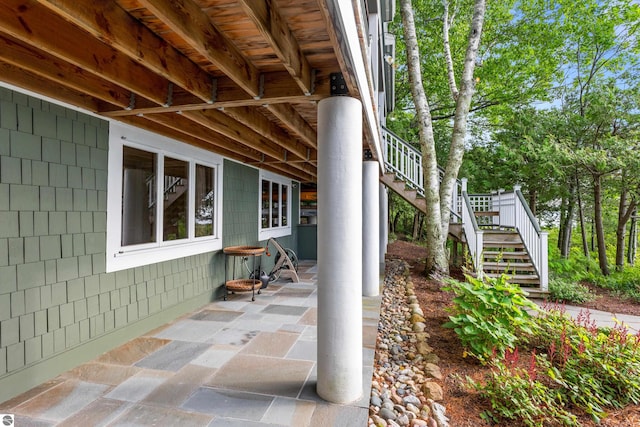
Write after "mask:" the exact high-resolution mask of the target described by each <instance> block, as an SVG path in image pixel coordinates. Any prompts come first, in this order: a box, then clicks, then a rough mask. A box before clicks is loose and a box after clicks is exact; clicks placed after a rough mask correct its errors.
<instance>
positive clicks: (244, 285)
mask: <svg viewBox="0 0 640 427" xmlns="http://www.w3.org/2000/svg"><path fill="white" fill-rule="evenodd" d="M222 251H223V252H224V254H225V260H224V279H225V281H224V300H225V301H226V300H227V295H229V292H231V293H232V294H233V293H236V292H249V291H251V301H255V300H256V290H257V291H258V294H259V293H260V288H261V287H262V282H261V281H260V265H261V258H258V269H257V270H256V257H260V256H261V255H262V254H263V253H265V251H266V248H264V247H262V246H228V247H226V248H224V249H223V250H222ZM229 257H231V258H232V259H233V266H232V268H231V278H229V262H228V259H229ZM238 257H241V258H242V262H245V261H246V260H248V258H249V257H251V258H252V264H251V272H249V278H247V279H244V278H236V264H237V262H236V261H237V259H238ZM238 276H241V274H239V275H238Z"/></svg>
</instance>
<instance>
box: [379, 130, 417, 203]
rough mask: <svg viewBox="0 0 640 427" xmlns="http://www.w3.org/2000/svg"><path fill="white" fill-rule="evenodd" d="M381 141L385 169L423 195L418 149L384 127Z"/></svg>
mask: <svg viewBox="0 0 640 427" xmlns="http://www.w3.org/2000/svg"><path fill="white" fill-rule="evenodd" d="M382 142H383V146H384V155H385V159H384V163H385V165H386V167H387V170H389V171H391V172H393V173H395V174H396V176H398V177H399V178H401V179H402V180H403V181H404V182H405V183H406V184H407V186H408V187H409V188H413V189H414V190H416V191H417V192H418V194H419V195H420V196H424V174H423V173H422V154H421V153H420V151H418V150H417V149H415V148H414V147H412V146H411V145H409V144H407V143H406V142H404V140H403V139H402V138H400V137H399V136H397V135H396V134H394V133H393V132H391V131H389V130H387V129H385V128H382Z"/></svg>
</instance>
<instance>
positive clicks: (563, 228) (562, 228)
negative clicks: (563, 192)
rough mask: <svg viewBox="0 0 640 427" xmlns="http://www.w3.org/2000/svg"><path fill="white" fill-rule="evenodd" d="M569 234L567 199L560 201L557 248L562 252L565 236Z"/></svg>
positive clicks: (563, 198)
mask: <svg viewBox="0 0 640 427" xmlns="http://www.w3.org/2000/svg"><path fill="white" fill-rule="evenodd" d="M566 232H567V197H562V199H560V223H559V224H558V241H557V242H556V246H557V247H558V250H559V251H560V252H562V242H564V234H565V233H566Z"/></svg>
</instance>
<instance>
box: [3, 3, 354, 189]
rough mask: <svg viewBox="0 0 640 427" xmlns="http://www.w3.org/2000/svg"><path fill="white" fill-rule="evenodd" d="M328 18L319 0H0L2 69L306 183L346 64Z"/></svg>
mask: <svg viewBox="0 0 640 427" xmlns="http://www.w3.org/2000/svg"><path fill="white" fill-rule="evenodd" d="M330 22H331V16H330V7H328V6H327V5H326V4H325V1H324V0H103V1H93V0H30V1H25V0H2V1H1V2H0V79H2V80H4V81H6V82H8V83H11V84H14V85H16V86H20V87H23V88H26V89H29V90H32V91H34V92H37V93H40V94H43V95H46V96H49V97H51V98H54V99H58V100H61V101H64V102H67V103H70V104H73V105H76V106H79V107H82V108H84V109H87V110H89V111H92V112H95V113H98V114H100V115H102V116H106V117H111V118H114V119H117V120H121V121H123V122H126V123H129V124H132V125H135V126H138V127H141V128H144V129H147V130H151V131H154V132H157V133H160V134H163V135H166V136H169V137H172V138H175V139H178V140H181V141H184V142H187V143H189V144H193V145H196V146H199V147H204V148H207V149H210V150H212V151H215V152H217V153H219V154H222V155H224V156H227V157H229V158H232V159H235V160H239V161H242V162H244V163H248V164H252V165H255V166H259V167H261V168H264V169H267V170H271V171H274V172H277V173H280V174H283V175H286V176H289V177H291V178H294V179H297V180H300V181H302V182H313V181H315V180H316V174H317V167H316V156H317V140H316V131H317V128H316V125H317V102H318V101H319V100H321V99H322V98H325V97H327V96H329V95H330V81H329V80H330V73H335V72H343V71H345V70H347V69H348V66H347V65H346V64H345V61H343V59H342V57H341V50H340V45H339V38H340V35H339V34H337V33H336V32H335V29H334V28H333V26H332V25H331V24H330ZM345 72H346V71H345ZM346 77H347V86H348V88H349V90H350V93H351V94H352V96H353V95H354V94H355V96H357V93H356V92H357V88H356V87H355V84H354V82H353V81H352V80H350V79H349V78H348V76H346ZM365 147H366V142H365Z"/></svg>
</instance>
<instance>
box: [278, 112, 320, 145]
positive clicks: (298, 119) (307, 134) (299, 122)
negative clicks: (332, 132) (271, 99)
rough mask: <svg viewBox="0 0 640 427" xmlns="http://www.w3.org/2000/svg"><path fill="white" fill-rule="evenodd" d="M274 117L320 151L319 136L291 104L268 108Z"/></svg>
mask: <svg viewBox="0 0 640 427" xmlns="http://www.w3.org/2000/svg"><path fill="white" fill-rule="evenodd" d="M266 107H267V108H268V109H269V111H271V113H273V115H274V116H276V117H277V118H278V119H280V120H282V122H283V123H284V124H285V125H286V126H287V127H288V128H289V129H291V130H292V131H294V132H295V133H296V134H297V135H298V136H300V139H302V141H303V142H305V143H306V144H307V145H309V147H311V148H313V149H314V150H317V149H318V136H317V133H316V131H315V129H313V128H312V127H311V126H309V123H307V121H306V120H305V119H303V118H302V116H300V114H298V112H297V111H296V110H295V109H294V108H293V107H292V106H291V105H290V104H270V105H268V106H266Z"/></svg>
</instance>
